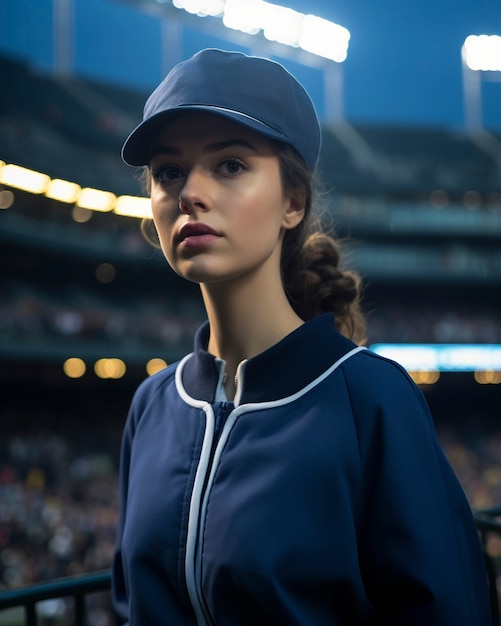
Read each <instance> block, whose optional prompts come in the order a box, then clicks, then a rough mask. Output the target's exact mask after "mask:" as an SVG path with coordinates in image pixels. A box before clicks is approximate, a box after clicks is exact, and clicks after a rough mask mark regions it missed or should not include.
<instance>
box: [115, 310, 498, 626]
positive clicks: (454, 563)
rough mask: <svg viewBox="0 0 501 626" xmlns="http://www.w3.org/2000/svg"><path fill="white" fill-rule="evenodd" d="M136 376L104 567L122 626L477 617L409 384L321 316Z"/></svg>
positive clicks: (443, 625) (442, 483)
mask: <svg viewBox="0 0 501 626" xmlns="http://www.w3.org/2000/svg"><path fill="white" fill-rule="evenodd" d="M207 341H208V326H207V325H204V326H203V327H202V328H201V329H200V330H199V332H198V334H197V337H196V339H195V351H194V353H193V354H191V355H188V356H187V357H185V358H184V359H183V360H182V361H181V362H179V363H177V364H174V365H172V366H170V367H168V368H166V369H165V370H163V371H161V372H159V373H158V374H156V375H155V376H152V377H151V378H148V379H147V380H145V381H144V383H143V384H142V385H141V386H140V387H139V389H138V391H137V392H136V395H135V397H134V400H133V402H132V406H131V409H130V414H129V417H128V421H127V424H126V427H125V431H124V438H123V448H122V462H121V512H120V521H119V528H118V539H117V551H116V557H115V562H114V570H113V594H114V602H115V607H116V608H117V611H118V612H119V613H120V614H121V615H122V616H123V617H124V619H126V620H128V621H129V623H130V625H131V626H171V625H172V626H192V625H193V626H194V625H217V626H251V625H252V626H267V625H271V624H273V625H276V626H296V625H297V626H348V625H349V626H354V625H364V626H365V625H367V626H368V625H373V624H374V625H375V624H384V625H385V626H387V625H394V626H410V625H416V626H417V625H419V626H449V625H450V626H488V625H489V624H490V623H491V622H490V616H489V606H488V597H487V584H486V577H485V571H484V565H483V558H482V553H481V549H480V545H479V541H478V537H477V533H476V529H475V526H474V523H473V520H472V516H471V513H470V509H469V506H468V503H467V501H466V498H465V496H464V494H463V491H462V490H461V487H460V486H459V484H458V482H457V480H456V478H455V476H454V474H453V472H452V470H451V468H450V466H449V464H448V463H447V461H446V459H445V458H444V455H443V453H442V451H441V449H440V447H439V445H438V443H437V439H436V435H435V431H434V426H433V423H432V419H431V417H430V415H429V411H428V408H427V406H426V403H425V401H424V398H423V396H422V394H421V392H420V390H419V389H418V388H417V387H416V386H415V385H414V384H413V382H412V380H411V379H410V378H409V377H408V376H407V374H406V372H405V371H404V370H403V369H402V368H401V367H400V366H398V365H397V364H395V363H393V362H391V361H388V360H386V359H384V358H382V357H380V356H378V355H376V354H374V353H372V352H371V351H369V350H366V349H364V348H359V347H357V346H355V344H353V343H352V342H351V341H349V340H348V339H346V338H345V337H343V336H341V335H340V334H339V333H338V332H337V331H336V330H335V328H334V324H333V319H332V316H331V315H322V316H320V317H317V318H314V319H313V320H310V321H309V322H307V323H306V324H304V325H303V326H302V327H301V328H299V329H298V330H296V331H295V332H293V333H291V334H290V335H289V336H288V337H286V338H285V339H283V340H282V341H281V342H279V343H278V344H277V345H275V346H273V347H272V348H270V349H269V350H267V351H265V352H264V353H262V354H260V355H258V356H256V357H254V358H251V359H249V360H248V361H244V362H243V364H241V366H240V367H239V372H238V381H237V394H236V397H235V402H227V401H226V400H225V399H224V394H223V393H222V381H223V376H224V363H223V362H222V361H221V360H219V359H216V358H214V357H213V356H211V355H210V354H209V353H208V352H206V346H207Z"/></svg>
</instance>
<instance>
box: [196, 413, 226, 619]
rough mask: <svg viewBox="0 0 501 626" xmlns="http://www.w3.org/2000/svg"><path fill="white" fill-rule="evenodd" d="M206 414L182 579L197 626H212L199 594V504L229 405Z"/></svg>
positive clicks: (205, 489)
mask: <svg viewBox="0 0 501 626" xmlns="http://www.w3.org/2000/svg"><path fill="white" fill-rule="evenodd" d="M203 409H204V411H205V414H206V425H205V433H204V440H203V443H202V451H201V453H200V460H199V463H198V467H197V472H196V475H195V482H194V484H193V491H192V495H191V501H190V514H189V519H188V535H187V540H186V557H185V559H186V560H185V576H186V585H187V588H188V595H189V597H190V601H191V604H192V607H193V610H194V612H195V616H196V620H197V624H198V626H215V625H214V621H213V620H212V617H211V615H210V613H209V610H208V608H207V604H206V602H205V599H204V597H203V592H202V556H201V551H202V532H203V526H204V523H203V521H204V520H203V518H204V515H203V514H202V502H203V501H204V499H205V495H206V491H207V489H208V479H209V476H210V475H211V471H212V468H213V460H214V454H215V452H216V448H217V444H218V441H219V436H218V435H220V434H221V433H222V431H223V429H224V426H225V423H226V420H227V418H228V416H229V415H231V412H232V409H233V405H232V404H231V403H228V402H222V403H220V404H219V407H218V414H217V416H216V415H215V414H214V409H213V407H212V406H211V405H210V404H206V405H205V406H204V407H203Z"/></svg>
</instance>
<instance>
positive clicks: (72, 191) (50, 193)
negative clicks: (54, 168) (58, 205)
mask: <svg viewBox="0 0 501 626" xmlns="http://www.w3.org/2000/svg"><path fill="white" fill-rule="evenodd" d="M81 191H82V189H81V187H80V185H77V184H76V183H70V182H69V181H68V180H61V179H60V178H54V179H52V180H51V181H50V183H49V186H48V188H47V191H46V192H45V195H46V196H47V198H51V200H57V201H58V202H66V203H67V204H74V203H75V202H76V201H77V199H78V196H79V195H80V192H81Z"/></svg>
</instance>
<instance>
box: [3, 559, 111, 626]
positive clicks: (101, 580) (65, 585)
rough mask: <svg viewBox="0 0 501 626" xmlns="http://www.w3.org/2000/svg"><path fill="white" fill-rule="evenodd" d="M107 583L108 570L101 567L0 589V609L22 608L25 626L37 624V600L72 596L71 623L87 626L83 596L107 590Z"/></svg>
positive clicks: (109, 575)
mask: <svg viewBox="0 0 501 626" xmlns="http://www.w3.org/2000/svg"><path fill="white" fill-rule="evenodd" d="M110 586H111V571H110V570H105V571H101V572H94V573H92V574H83V575H78V576H68V577H66V578H61V579H57V580H51V581H47V582H43V583H36V584H33V585H27V586H25V587H19V588H16V589H8V590H4V591H2V592H0V611H2V610H4V609H9V608H13V607H23V608H24V624H25V626H38V625H39V624H40V620H39V615H38V612H37V604H38V603H40V602H43V601H44V600H53V599H56V598H66V597H70V598H72V599H73V614H74V620H73V623H74V625H75V626H88V624H87V605H86V597H87V596H88V595H90V594H93V593H97V592H108V591H109V589H110Z"/></svg>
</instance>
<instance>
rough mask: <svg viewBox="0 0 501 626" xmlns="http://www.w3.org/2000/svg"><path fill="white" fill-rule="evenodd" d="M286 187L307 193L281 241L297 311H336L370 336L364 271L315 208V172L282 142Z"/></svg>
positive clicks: (347, 329) (304, 314)
mask: <svg viewBox="0 0 501 626" xmlns="http://www.w3.org/2000/svg"><path fill="white" fill-rule="evenodd" d="M278 155H279V159H280V164H281V172H282V179H283V184H284V187H285V188H286V189H288V190H291V189H293V190H294V189H295V190H297V191H298V193H300V194H302V196H303V198H302V200H303V201H304V208H305V216H304V218H303V220H302V221H301V222H300V224H299V225H298V226H297V227H296V228H295V229H293V230H288V231H286V233H285V235H284V240H283V245H282V259H281V266H282V280H283V284H284V288H285V292H286V295H287V298H288V299H289V302H290V304H291V306H292V308H293V309H294V311H295V312H296V313H297V314H298V315H299V317H301V318H302V319H303V320H308V319H311V318H312V317H315V316H316V315H320V314H322V313H328V312H332V313H334V315H335V321H336V327H337V328H338V330H339V331H340V332H341V333H342V334H343V335H346V336H347V337H350V338H351V339H353V340H354V341H356V342H357V343H363V342H364V341H365V330H366V323H365V318H364V315H363V313H362V309H361V294H362V281H361V278H360V276H359V274H358V273H357V272H355V271H353V270H346V269H344V268H343V267H342V265H341V258H342V248H341V242H340V241H339V239H337V238H335V237H334V236H331V235H329V234H327V233H326V232H324V228H323V227H322V225H321V222H320V219H319V217H318V216H316V215H315V214H314V211H313V200H314V185H315V178H314V174H312V172H311V171H310V170H309V168H308V167H307V166H306V164H305V163H304V162H303V160H302V159H301V158H300V157H299V155H298V154H297V153H296V152H295V151H294V150H293V149H292V148H290V147H289V146H286V145H284V144H278Z"/></svg>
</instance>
